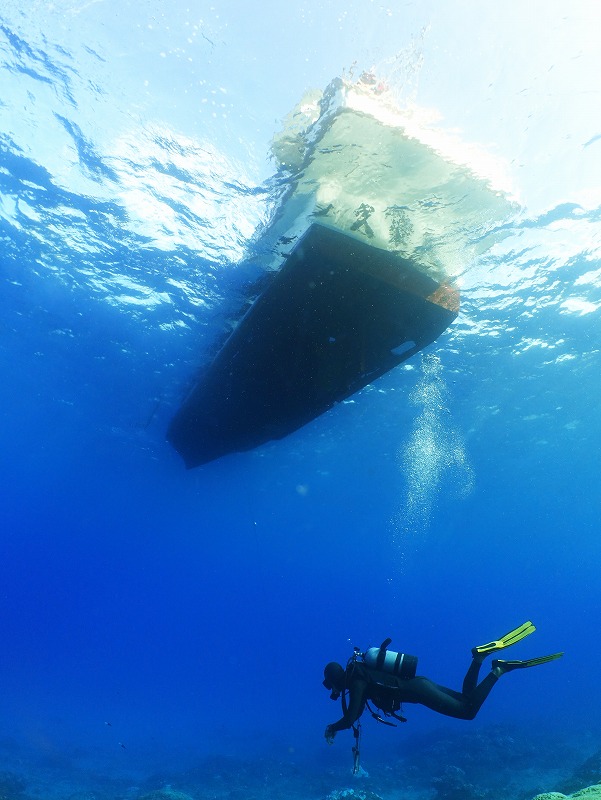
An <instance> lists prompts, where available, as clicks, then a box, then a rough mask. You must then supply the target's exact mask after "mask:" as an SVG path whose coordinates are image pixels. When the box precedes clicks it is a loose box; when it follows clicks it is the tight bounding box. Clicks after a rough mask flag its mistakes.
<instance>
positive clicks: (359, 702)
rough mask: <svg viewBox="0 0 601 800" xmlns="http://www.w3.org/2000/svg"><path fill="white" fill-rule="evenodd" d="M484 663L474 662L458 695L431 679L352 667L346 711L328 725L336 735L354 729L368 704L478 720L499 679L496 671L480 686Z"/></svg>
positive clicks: (380, 707) (348, 676) (348, 674)
mask: <svg viewBox="0 0 601 800" xmlns="http://www.w3.org/2000/svg"><path fill="white" fill-rule="evenodd" d="M481 665H482V662H481V661H480V660H478V659H474V660H473V661H472V663H471V664H470V667H469V669H468V671H467V673H466V676H465V678H464V679H463V690H462V691H461V692H456V691H454V690H453V689H447V688H446V687H444V686H439V685H438V684H437V683H434V682H433V681H431V680H429V679H428V678H424V677H420V676H417V677H415V678H411V679H410V680H404V679H402V678H396V677H394V676H393V675H389V674H387V673H385V672H381V671H379V670H374V669H370V668H369V667H367V666H365V664H360V663H355V664H351V665H350V666H349V667H348V668H347V671H346V680H347V688H348V690H349V696H348V705H347V708H346V712H345V713H344V715H343V716H342V718H341V719H339V720H338V722H334V723H333V724H332V725H330V726H328V727H329V729H330V730H331V731H332V732H333V733H334V732H336V731H342V730H344V729H345V728H350V727H351V725H352V724H353V723H354V722H356V721H357V720H358V719H359V717H360V716H361V714H363V712H364V710H365V705H366V703H367V702H368V701H370V702H372V703H373V704H374V705H375V706H377V707H378V708H379V709H381V710H382V711H384V712H385V713H391V712H394V711H398V710H399V708H400V705H401V703H419V704H420V705H422V706H426V707H427V708H431V709H432V710H433V711H437V712H438V713H439V714H445V715H446V716H447V717H456V718H457V719H474V717H475V716H476V714H477V713H478V711H479V710H480V706H481V705H482V703H483V702H484V701H485V700H486V698H487V697H488V694H489V692H490V690H491V689H492V687H493V686H494V685H495V683H496V682H497V680H498V678H497V676H496V675H494V674H493V673H492V672H491V673H489V674H488V675H487V676H486V678H484V680H482V681H481V682H480V683H478V675H479V672H480V667H481Z"/></svg>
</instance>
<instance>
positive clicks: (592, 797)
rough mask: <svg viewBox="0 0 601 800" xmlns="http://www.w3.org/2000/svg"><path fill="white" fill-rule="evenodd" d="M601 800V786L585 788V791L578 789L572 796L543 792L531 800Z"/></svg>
mask: <svg viewBox="0 0 601 800" xmlns="http://www.w3.org/2000/svg"><path fill="white" fill-rule="evenodd" d="M566 798H569V800H601V784H596V785H595V786H587V787H586V788H585V789H580V790H579V791H577V792H573V793H572V794H563V793H562V792H545V793H544V794H537V795H536V797H535V798H533V800H566Z"/></svg>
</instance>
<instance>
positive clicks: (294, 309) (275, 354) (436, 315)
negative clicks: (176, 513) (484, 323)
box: [167, 225, 458, 468]
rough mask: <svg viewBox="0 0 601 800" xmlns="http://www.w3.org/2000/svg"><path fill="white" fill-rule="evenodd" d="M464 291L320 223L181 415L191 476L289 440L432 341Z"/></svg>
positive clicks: (176, 424) (174, 437)
mask: <svg viewBox="0 0 601 800" xmlns="http://www.w3.org/2000/svg"><path fill="white" fill-rule="evenodd" d="M457 311H458V294H457V292H456V291H455V290H454V289H452V288H450V287H449V286H447V285H444V284H443V285H439V284H437V283H436V282H435V281H434V280H432V279H431V278H429V277H427V276H425V275H424V274H423V273H422V272H420V271H419V269H418V268H417V267H416V265H413V264H412V263H411V262H409V261H406V260H404V259H402V258H400V257H399V256H396V255H395V254H393V253H389V252H386V251H383V250H378V249H376V248H373V247H370V246H369V245H366V244H363V243H362V242H358V241H356V240H355V239H352V238H350V237H348V236H345V235H344V234H341V233H339V232H337V231H332V230H330V229H328V228H324V227H322V226H320V225H312V226H311V228H310V229H309V230H308V231H307V233H306V234H305V235H304V236H303V238H302V239H301V240H300V241H299V242H298V243H297V244H296V246H295V247H294V250H293V251H292V252H291V254H290V255H289V256H288V258H287V259H286V262H285V263H284V265H283V267H282V269H281V270H280V271H279V272H278V273H277V275H276V276H275V277H274V279H273V282H272V283H271V284H270V285H269V287H268V288H267V289H266V290H265V292H264V293H263V294H262V295H261V296H260V297H259V298H258V299H257V300H256V302H255V303H254V304H253V305H252V307H251V308H250V310H249V311H248V313H247V314H246V316H245V317H244V318H243V319H242V321H241V322H240V324H239V325H238V327H237V328H236V330H235V331H234V332H233V333H232V335H231V336H230V337H229V339H228V340H227V341H226V343H225V344H224V346H223V347H222V349H221V350H220V352H219V353H218V355H217V357H216V358H215V360H214V361H213V363H212V364H211V366H210V367H209V368H208V369H207V371H206V372H205V374H204V375H202V377H201V379H200V380H199V381H198V383H197V384H196V386H195V387H194V389H193V391H192V392H191V393H190V395H189V396H188V398H187V399H186V401H185V402H184V403H183V405H182V407H181V408H180V409H179V411H178V412H177V414H176V415H175V417H174V418H173V420H172V422H171V425H170V427H169V430H168V434H167V438H168V439H169V441H170V442H171V444H172V445H173V446H174V447H175V449H176V450H177V451H178V452H179V453H180V454H181V456H182V458H183V459H184V461H185V463H186V466H187V467H188V468H191V467H196V466H199V465H200V464H204V463H206V462H207V461H211V460H213V459H215V458H218V457H219V456H223V455H225V454H226V453H231V452H235V451H240V450H249V449H251V448H253V447H257V446H258V445H260V444H263V443H264V442H267V441H269V440H270V439H280V438H282V437H283V436H286V435H287V434H289V433H291V432H292V431H294V430H296V429H297V428H300V427H301V426H302V425H305V424H306V423H307V422H309V421H310V420H312V419H314V418H315V417H317V416H319V415H320V414H322V413H323V412H324V411H327V409H329V408H331V407H332V406H333V405H334V404H335V403H337V402H339V401H341V400H344V399H345V398H346V397H349V395H352V394H353V393H354V392H356V391H357V390H359V389H361V388H362V387H364V386H366V385H367V384H368V383H371V382H372V381H373V380H375V379H376V378H377V377H378V376H380V375H383V374H384V373H385V372H387V371H388V370H390V369H392V368H393V367H395V366H397V364H400V363H401V362H402V361H405V360H406V359H408V358H410V357H411V356H412V355H414V353H417V352H418V351H419V350H421V349H422V348H424V347H426V346H427V345H428V344H430V343H431V342H433V341H434V340H435V339H436V338H437V337H438V336H439V335H440V334H441V333H442V332H443V331H444V330H445V329H446V328H447V327H448V326H449V325H450V324H451V322H452V321H453V320H454V319H455V317H456V316H457Z"/></svg>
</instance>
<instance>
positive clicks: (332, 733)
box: [324, 725, 336, 744]
mask: <svg viewBox="0 0 601 800" xmlns="http://www.w3.org/2000/svg"><path fill="white" fill-rule="evenodd" d="M324 736H325V737H326V742H327V743H328V744H334V737H335V736H336V731H335V730H333V729H332V726H331V725H328V727H327V728H326V732H325V733H324Z"/></svg>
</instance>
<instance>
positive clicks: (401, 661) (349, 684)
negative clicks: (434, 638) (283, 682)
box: [323, 622, 563, 758]
mask: <svg viewBox="0 0 601 800" xmlns="http://www.w3.org/2000/svg"><path fill="white" fill-rule="evenodd" d="M535 630H536V628H535V627H534V625H533V624H532V623H531V622H524V624H523V625H520V626H519V628H516V629H515V630H513V631H509V633H506V634H505V635H504V636H502V637H501V638H500V639H498V640H496V641H494V642H488V643H487V644H482V645H479V646H478V647H474V648H473V649H472V663H471V664H470V667H469V669H468V671H467V673H466V676H465V678H464V680H463V687H462V691H461V692H456V691H454V690H453V689H447V688H446V687H444V686H439V685H438V684H436V683H434V682H433V681H431V680H429V679H428V678H424V677H421V676H418V677H416V675H415V672H416V668H417V658H416V657H415V656H410V655H407V654H405V653H394V652H392V651H389V650H387V647H388V645H389V644H390V642H391V641H392V640H391V639H386V641H385V642H383V643H382V645H381V646H380V647H371V648H369V650H367V651H366V652H365V653H360V651H359V649H358V648H355V652H354V654H353V655H352V656H351V657H350V659H349V661H348V663H347V667H346V669H344V668H343V667H342V666H341V665H340V664H337V663H336V662H333V661H332V662H330V663H329V664H327V665H326V667H325V669H324V678H325V680H324V681H323V685H324V686H325V687H326V689H328V690H329V691H330V692H331V695H330V697H331V699H332V700H338V699H339V698H340V697H341V696H342V711H343V715H342V717H341V718H340V719H339V720H338V722H334V723H332V724H331V725H328V726H327V728H326V730H325V738H326V741H327V743H328V744H332V743H333V742H334V737H335V735H336V733H337V732H338V731H341V730H345V729H346V728H351V727H352V728H353V730H354V733H355V739H357V740H358V731H357V728H356V727H355V723H356V722H357V721H358V720H359V718H360V716H361V715H362V714H363V712H364V711H365V708H366V707H367V708H368V709H369V711H370V713H371V715H372V716H373V717H374V718H375V719H376V720H378V721H379V722H383V723H384V724H386V725H394V724H395V723H393V722H389V721H387V720H385V719H383V717H382V716H381V714H383V715H384V716H386V717H393V718H394V719H396V720H398V721H400V722H406V719H405V718H404V717H403V716H402V715H401V714H400V711H401V704H402V703H418V704H420V705H423V706H426V707H427V708H431V709H432V710H433V711H437V712H438V713H439V714H445V715H446V716H447V717H455V718H457V719H474V717H475V716H476V714H477V713H478V711H479V710H480V707H481V705H482V703H483V702H484V701H485V700H486V698H487V697H488V695H489V693H490V691H491V689H492V688H493V686H494V685H495V683H496V682H497V681H498V680H499V678H500V677H501V675H505V673H507V672H513V670H516V669H523V668H525V667H535V666H538V665H539V664H546V663H547V662H548V661H554V660H555V659H557V658H561V656H562V655H563V653H553V654H552V655H549V656H540V657H539V658H531V659H529V660H528V661H503V660H501V659H495V660H493V662H492V670H491V672H489V674H488V675H487V676H486V677H485V678H484V679H483V680H482V681H481V682H480V683H478V675H479V672H480V667H481V666H482V663H483V661H484V659H485V658H486V657H487V656H489V655H490V654H491V653H496V652H498V651H499V650H503V649H505V648H506V647H510V646H511V645H512V644H516V642H519V641H521V640H522V639H524V638H525V637H526V636H529V635H530V634H531V633H534V631H535ZM347 693H348V700H347ZM370 703H373V705H374V706H376V708H377V709H379V711H380V712H381V713H377V712H375V711H373V710H372V708H371V706H370ZM353 752H355V751H353ZM356 758H358V744H357V753H356Z"/></svg>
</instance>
